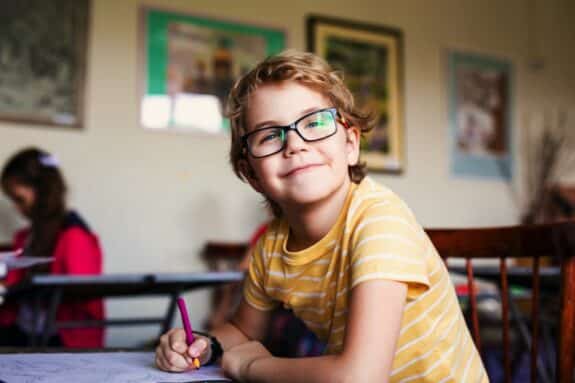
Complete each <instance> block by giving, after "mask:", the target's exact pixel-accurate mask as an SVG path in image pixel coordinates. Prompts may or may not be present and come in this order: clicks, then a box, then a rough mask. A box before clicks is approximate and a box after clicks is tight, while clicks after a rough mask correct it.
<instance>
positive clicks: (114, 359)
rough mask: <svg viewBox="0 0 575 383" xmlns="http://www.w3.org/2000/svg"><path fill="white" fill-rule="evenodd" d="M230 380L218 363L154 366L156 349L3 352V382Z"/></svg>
mask: <svg viewBox="0 0 575 383" xmlns="http://www.w3.org/2000/svg"><path fill="white" fill-rule="evenodd" d="M3 381H6V382H10V383H41V382H75V383H88V382H107V383H126V382H143V383H157V382H212V383H215V382H231V380H229V379H227V378H226V377H225V376H224V374H223V372H222V370H221V368H220V367H219V366H203V367H201V368H200V369H199V370H195V371H188V372H182V373H177V374H176V373H169V372H163V371H160V370H158V369H157V368H156V367H155V366H154V353H153V352H150V351H148V352H70V351H66V352H65V353H15V354H2V355H0V382H3Z"/></svg>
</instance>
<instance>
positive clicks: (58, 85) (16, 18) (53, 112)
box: [0, 0, 90, 128]
mask: <svg viewBox="0 0 575 383" xmlns="http://www.w3.org/2000/svg"><path fill="white" fill-rule="evenodd" d="M0 9H1V10H0V120H4V121H9V122H16V123H22V124H36V125H45V126H58V127H67V128H81V127H82V124H83V116H82V110H83V100H84V76H85V71H86V55H87V35H88V19H89V17H88V16H89V10H90V1H89V0H52V1H45V0H26V1H10V0H0Z"/></svg>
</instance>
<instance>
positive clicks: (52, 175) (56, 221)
mask: <svg viewBox="0 0 575 383" xmlns="http://www.w3.org/2000/svg"><path fill="white" fill-rule="evenodd" d="M0 182H1V183H2V187H3V188H4V190H6V187H7V186H8V182H15V183H18V184H21V185H24V186H28V187H31V188H32V189H33V190H34V192H35V197H36V198H35V201H34V205H33V206H32V208H31V211H30V220H31V223H32V226H31V231H30V235H29V238H30V239H29V242H28V244H27V245H26V248H25V249H24V250H25V252H26V255H30V256H44V257H46V256H51V255H52V252H53V250H54V247H55V246H56V240H57V238H58V234H59V232H60V230H61V228H62V225H63V222H64V218H65V216H66V184H65V182H64V177H63V176H62V173H61V172H60V169H59V168H58V164H57V162H56V160H55V158H54V157H53V156H52V155H51V154H50V153H48V152H45V151H43V150H41V149H38V148H27V149H24V150H22V151H20V152H18V153H16V154H15V155H14V156H12V157H11V158H10V159H9V160H8V162H7V163H6V165H5V166H4V169H2V175H1V176H0Z"/></svg>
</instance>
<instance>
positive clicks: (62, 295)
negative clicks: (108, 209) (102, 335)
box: [3, 271, 244, 345]
mask: <svg viewBox="0 0 575 383" xmlns="http://www.w3.org/2000/svg"><path fill="white" fill-rule="evenodd" d="M243 275H244V274H243V273H242V272H233V271H229V272H206V273H164V274H105V275H36V276H33V277H32V278H31V279H30V280H29V281H27V282H26V283H22V284H19V285H16V286H13V287H11V288H9V289H7V290H6V291H5V292H4V294H3V295H4V298H5V299H6V301H7V302H10V301H15V300H21V299H31V300H32V301H33V302H34V307H35V310H36V312H39V310H40V309H41V307H42V305H43V304H44V305H45V304H46V302H47V303H48V306H47V320H46V322H45V326H44V331H43V334H42V336H41V337H40V339H31V343H32V345H36V344H40V345H44V344H46V342H47V341H48V335H49V334H50V333H53V330H55V329H61V328H77V327H100V326H109V325H148V324H161V330H160V334H163V333H164V332H166V331H167V330H168V328H169V327H170V325H171V323H172V320H173V317H174V312H175V309H176V300H177V298H178V297H179V296H180V294H181V293H183V292H185V291H189V290H194V289H198V288H201V287H207V286H217V285H220V284H224V283H230V282H239V281H241V280H242V279H243ZM152 295H156V296H158V295H159V296H162V295H164V296H169V297H170V298H171V299H170V303H169V304H168V309H167V310H166V314H165V315H164V316H163V317H152V318H142V317H134V318H123V319H106V320H101V321H98V320H92V321H66V322H56V313H57V310H58V306H59V304H60V302H61V301H62V300H87V299H93V298H109V297H134V296H152ZM35 317H38V315H35Z"/></svg>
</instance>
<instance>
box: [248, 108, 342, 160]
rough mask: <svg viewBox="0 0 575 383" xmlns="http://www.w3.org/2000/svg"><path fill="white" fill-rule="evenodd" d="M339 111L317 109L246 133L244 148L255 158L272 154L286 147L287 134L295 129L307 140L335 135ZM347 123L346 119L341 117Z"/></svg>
mask: <svg viewBox="0 0 575 383" xmlns="http://www.w3.org/2000/svg"><path fill="white" fill-rule="evenodd" d="M338 118H339V113H338V112H337V109H336V108H326V109H320V110H316V111H315V112H311V113H308V114H306V115H305V116H303V117H300V118H299V119H297V120H296V121H294V122H292V123H291V124H289V125H285V126H270V127H266V128H261V129H257V130H254V131H253V132H249V133H247V134H244V135H243V136H242V137H241V139H242V143H243V146H244V148H246V149H247V151H248V152H249V154H250V155H251V156H252V157H254V158H262V157H267V156H271V155H272V154H276V153H278V152H281V151H282V150H284V149H285V147H286V144H287V134H288V132H289V131H290V130H294V131H295V132H296V133H297V134H298V136H300V137H301V139H302V140H304V141H305V142H314V141H319V140H323V139H326V138H328V137H331V136H333V135H334V134H335V133H336V132H337V120H338ZM339 119H340V121H341V122H342V123H343V124H344V125H346V123H345V121H343V120H342V119H341V118H339Z"/></svg>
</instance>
